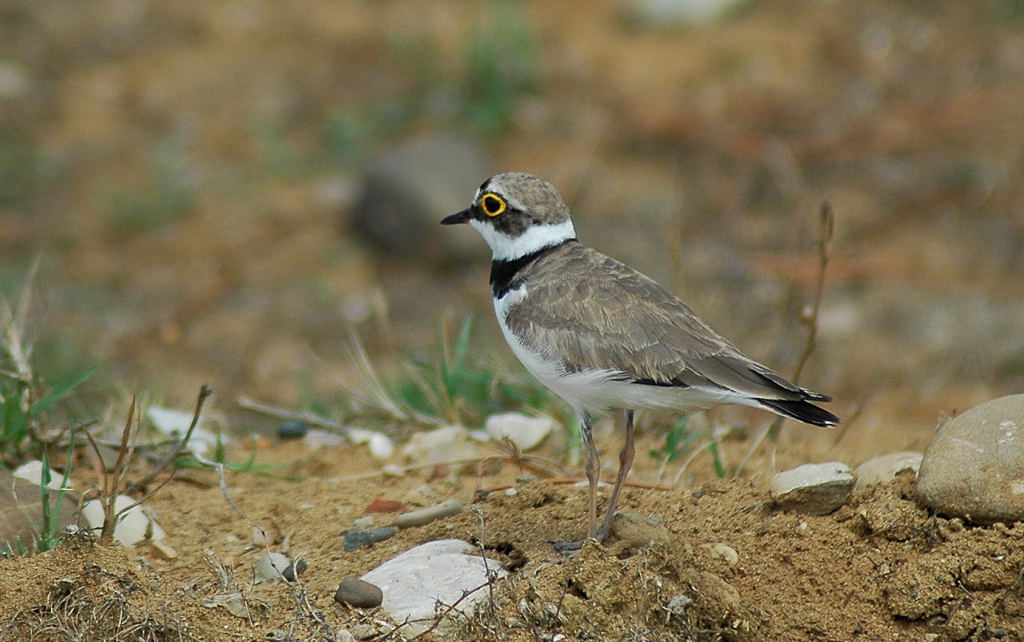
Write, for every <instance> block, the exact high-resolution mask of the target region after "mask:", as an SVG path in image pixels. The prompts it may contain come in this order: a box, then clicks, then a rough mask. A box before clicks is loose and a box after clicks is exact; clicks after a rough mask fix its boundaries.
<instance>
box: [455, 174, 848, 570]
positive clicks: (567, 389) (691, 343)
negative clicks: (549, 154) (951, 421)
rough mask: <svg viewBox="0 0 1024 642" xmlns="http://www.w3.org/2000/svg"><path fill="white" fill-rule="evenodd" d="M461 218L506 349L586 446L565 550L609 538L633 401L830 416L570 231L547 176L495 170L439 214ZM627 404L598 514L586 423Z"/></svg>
mask: <svg viewBox="0 0 1024 642" xmlns="http://www.w3.org/2000/svg"><path fill="white" fill-rule="evenodd" d="M464 223H468V224H469V225H470V226H472V227H473V228H475V229H476V230H477V231H478V232H479V233H480V235H481V236H483V238H484V240H485V241H486V242H487V244H488V245H489V246H490V249H491V255H492V256H491V271H490V289H491V295H492V297H493V301H494V312H495V315H496V316H497V320H498V325H499V326H500V328H501V332H502V334H503V335H504V338H505V340H506V342H507V343H508V345H509V347H510V348H511V350H512V352H513V353H514V354H515V355H516V357H518V359H519V360H520V361H521V362H522V364H523V365H524V366H525V367H526V369H527V370H528V371H529V372H530V373H531V374H532V375H533V376H534V377H536V378H537V379H538V380H539V381H540V382H541V383H542V384H544V385H545V386H546V387H547V388H549V389H550V390H551V391H552V392H554V393H555V394H556V395H557V396H558V397H560V398H561V399H562V400H564V401H565V402H566V403H567V404H568V405H569V406H570V408H571V409H572V411H573V413H574V414H575V416H576V417H577V419H578V420H579V424H580V433H581V436H582V441H583V445H584V448H585V450H586V475H587V481H588V507H587V537H585V538H584V539H582V540H578V541H573V542H562V543H556V548H558V549H559V550H561V551H563V552H567V551H568V552H572V551H576V550H579V548H580V547H581V546H582V545H583V543H584V542H586V541H587V540H588V539H596V540H598V541H599V542H601V541H604V540H605V539H606V538H607V536H608V533H609V531H610V529H611V524H612V521H613V519H614V515H615V511H616V509H617V506H618V501H619V495H620V493H621V491H622V485H623V482H624V481H625V479H626V476H627V475H628V474H629V470H630V468H631V466H632V464H633V459H634V456H635V446H634V428H633V417H634V413H635V411H636V410H637V409H641V408H644V409H660V410H675V411H681V412H692V411H696V410H703V409H707V408H710V407H713V406H717V405H720V404H739V405H744V406H752V407H754V408H760V409H762V410H766V411H769V412H772V413H775V414H776V415H781V416H783V417H788V418H792V419H796V420H799V421H801V422H804V423H807V424H811V425H815V426H822V427H832V426H835V425H837V424H838V423H839V421H840V420H839V418H838V417H837V416H836V415H834V414H832V413H831V412H829V411H828V410H825V409H824V408H821V407H820V406H817V405H815V403H813V402H827V401H831V397H829V396H828V395H825V394H821V393H819V392H814V391H813V390H809V389H807V388H802V387H800V386H798V385H796V384H793V383H791V382H789V381H788V380H786V379H785V378H784V377H783V376H782V375H780V374H778V373H777V372H775V371H773V370H771V369H770V368H768V367H767V366H764V365H761V364H760V363H758V362H756V361H754V360H753V359H751V358H749V357H747V356H745V355H744V354H742V353H741V352H740V351H739V350H738V349H737V348H736V347H734V346H733V345H732V344H731V343H730V342H729V341H727V340H726V339H724V338H723V337H721V336H720V335H719V334H718V333H716V332H715V331H714V330H713V329H712V328H711V327H710V326H709V325H708V324H707V323H705V322H704V321H702V320H701V319H700V318H699V317H698V316H697V315H696V314H695V313H694V312H693V311H692V310H691V309H690V308H689V307H688V306H687V305H686V304H684V303H683V302H682V301H681V300H680V299H679V298H678V297H676V296H675V295H674V294H672V293H671V292H669V291H668V290H667V289H665V288H664V287H662V286H661V285H659V284H658V283H657V282H655V281H654V280H653V279H651V278H649V277H647V276H645V275H643V274H641V273H640V272H639V271H637V270H635V269H633V268H631V267H629V266H627V265H625V264H624V263H621V262H619V261H617V260H616V259H614V258H611V257H610V256H606V255H605V254H602V253H601V252H598V251H597V250H594V249H592V248H590V247H588V246H586V245H584V244H582V243H580V241H579V240H578V239H577V238H576V230H575V228H574V226H573V222H572V218H571V216H570V211H569V207H568V206H567V205H566V203H565V201H564V200H563V199H562V196H561V195H560V194H559V193H558V191H557V190H556V189H555V187H554V186H553V185H552V184H551V183H549V182H548V181H546V180H544V179H542V178H538V177H536V176H533V175H531V174H526V173H522V172H508V173H502V174H496V175H494V176H492V177H490V178H488V179H487V180H486V181H484V182H483V184H481V185H480V187H479V188H478V189H477V191H476V193H475V195H474V196H473V200H472V201H471V203H470V205H469V207H468V208H466V209H464V210H461V211H459V212H456V213H455V214H452V215H450V216H447V217H445V218H444V219H443V220H441V224H442V225H456V224H464ZM612 408H618V409H623V410H625V419H626V425H625V433H626V434H625V443H624V445H623V448H622V451H621V452H620V453H619V469H618V473H617V474H616V477H615V484H614V485H613V486H612V490H611V495H610V496H609V499H608V504H607V507H606V510H605V514H604V517H603V519H602V521H601V523H600V525H598V523H597V484H598V481H599V471H600V460H599V458H598V454H597V448H596V447H595V445H594V440H593V434H592V429H591V426H592V422H593V418H594V416H595V415H597V414H598V413H600V412H603V411H605V410H608V409H612Z"/></svg>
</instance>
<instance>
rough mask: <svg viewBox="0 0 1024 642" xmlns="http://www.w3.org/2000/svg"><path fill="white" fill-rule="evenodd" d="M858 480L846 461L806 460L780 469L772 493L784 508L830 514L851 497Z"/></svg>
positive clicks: (815, 513) (770, 488)
mask: <svg viewBox="0 0 1024 642" xmlns="http://www.w3.org/2000/svg"><path fill="white" fill-rule="evenodd" d="M854 481H855V478H854V475H853V473H852V472H851V471H850V468H849V467H848V466H847V465H846V464H844V463H842V462H839V461H830V462H827V463H824V464H804V465H803V466H798V467H796V468H793V469H792V470H786V471H783V472H781V473H777V474H776V475H775V476H774V477H773V478H772V482H771V486H770V487H769V493H770V494H771V496H772V499H774V500H775V502H776V503H777V504H779V506H781V507H782V508H785V509H791V510H795V511H797V512H798V513H804V514H806V515H827V514H829V513H831V512H832V511H834V510H835V509H837V508H839V507H840V506H842V505H843V504H845V503H846V501H847V500H848V499H849V498H850V493H851V492H853V485H854Z"/></svg>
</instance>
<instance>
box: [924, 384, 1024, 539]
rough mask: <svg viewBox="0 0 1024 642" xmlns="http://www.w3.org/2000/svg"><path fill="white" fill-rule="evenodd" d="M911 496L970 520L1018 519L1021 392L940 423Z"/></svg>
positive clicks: (1023, 432) (1022, 474)
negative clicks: (915, 491) (914, 494)
mask: <svg viewBox="0 0 1024 642" xmlns="http://www.w3.org/2000/svg"><path fill="white" fill-rule="evenodd" d="M917 497H918V500H919V501H920V502H921V503H922V504H923V505H925V506H927V507H929V508H932V509H934V510H936V511H938V512H939V513H942V514H944V515H950V516H954V517H963V518H965V519H968V520H970V521H973V522H978V523H991V522H1003V521H1005V522H1013V521H1017V520H1022V519H1024V395H1011V396H1008V397H1002V398H999V399H993V400H992V401H987V402H985V403H983V404H980V405H978V406H975V407H974V408H971V409H970V410H968V411H967V412H965V413H963V414H962V415H960V416H958V417H955V418H953V419H950V420H949V421H947V422H945V423H944V424H943V425H941V426H940V427H939V429H938V431H937V432H936V433H935V437H934V438H933V439H932V442H931V443H930V444H929V445H928V448H927V449H926V450H925V452H924V459H922V460H921V470H920V471H919V472H918V478H917Z"/></svg>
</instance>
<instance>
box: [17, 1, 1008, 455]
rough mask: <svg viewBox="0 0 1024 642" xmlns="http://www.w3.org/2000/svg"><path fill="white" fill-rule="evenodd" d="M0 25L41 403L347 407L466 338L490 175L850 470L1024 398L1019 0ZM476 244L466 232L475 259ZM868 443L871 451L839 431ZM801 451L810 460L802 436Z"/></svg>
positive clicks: (491, 349)
mask: <svg viewBox="0 0 1024 642" xmlns="http://www.w3.org/2000/svg"><path fill="white" fill-rule="evenodd" d="M693 5H694V3H692V2H671V1H669V0H661V1H659V0H620V1H618V2H614V1H610V0H603V1H597V2H592V3H587V4H586V5H585V6H584V5H583V3H579V2H571V1H569V0H546V1H544V2H522V3H520V2H510V1H497V0H492V1H488V2H461V1H441V0H439V1H437V2H431V3H422V2H401V1H397V0H395V1H389V0H372V1H371V0H303V1H301V2H261V1H255V0H247V1H245V2H234V1H229V0H225V1H218V2H208V3H166V2H146V1H143V0H94V1H93V2H88V3H84V2H75V1H62V0H31V1H29V0H6V1H5V2H4V3H3V5H2V6H0V289H2V293H3V294H4V295H5V296H6V297H8V299H10V300H14V299H16V297H17V296H18V294H19V292H20V291H21V289H22V288H23V287H24V285H25V284H26V282H27V281H28V278H29V274H30V273H31V271H32V267H31V266H32V265H33V264H34V262H37V265H38V270H37V273H36V274H35V277H34V279H33V281H32V287H33V293H34V299H33V308H32V317H31V318H32V320H33V321H32V324H31V326H32V339H33V340H34V343H35V351H36V354H35V361H36V364H37V367H38V370H39V372H40V373H41V374H42V375H43V376H47V375H51V376H52V375H54V374H56V373H61V372H66V371H67V370H69V369H74V368H80V367H83V366H86V365H89V364H93V363H97V362H100V363H102V364H103V368H102V370H101V371H100V373H99V374H97V375H95V376H94V377H93V379H92V380H91V381H90V386H92V387H93V388H99V389H103V388H104V386H105V387H106V389H107V390H109V389H110V388H111V387H112V386H116V387H123V388H125V389H128V390H140V389H145V390H148V391H152V392H153V393H154V394H158V395H160V396H162V397H164V398H165V399H167V400H168V402H169V403H172V404H178V405H181V406H183V407H188V406H189V405H190V404H191V401H192V399H193V398H194V395H195V392H196V390H197V389H198V386H199V384H200V383H204V382H205V383H209V384H210V385H211V386H213V387H214V388H215V389H216V390H217V392H218V393H219V395H220V399H221V401H220V404H221V405H222V406H230V404H231V401H232V400H233V399H234V398H235V397H236V396H237V395H239V394H246V395H250V396H253V397H256V398H259V399H262V400H265V401H268V402H271V403H274V404H277V405H281V406H289V407H298V406H307V405H309V404H311V403H312V402H313V401H314V400H316V401H317V403H320V404H321V405H324V406H326V407H330V405H331V403H332V401H333V400H335V399H339V398H340V397H341V396H342V391H341V389H340V387H339V385H338V382H339V381H344V380H345V379H346V377H349V376H351V374H352V372H353V368H354V366H353V364H352V359H351V356H350V354H349V351H348V349H347V347H346V346H347V345H348V344H349V337H350V332H351V331H354V332H355V333H357V334H358V336H360V337H361V338H362V340H363V342H364V343H365V345H366V346H367V350H368V352H369V354H370V357H371V359H373V360H374V361H375V363H377V364H378V367H379V368H380V369H381V370H382V371H383V372H388V371H389V370H390V369H392V368H395V367H396V364H398V363H400V362H401V360H402V359H403V355H407V354H410V353H412V354H417V353H421V352H428V351H430V350H433V349H434V346H435V344H436V341H437V340H436V337H437V335H438V333H439V332H440V331H441V329H443V328H446V327H447V328H455V327H457V326H458V324H459V323H460V322H461V321H462V319H464V318H465V317H466V316H467V315H469V314H471V313H472V314H475V316H476V324H475V329H474V333H473V337H472V344H471V345H472V352H473V355H474V357H479V358H481V359H487V360H491V362H492V363H499V364H504V365H502V366H498V367H507V368H509V369H510V371H511V370H516V371H518V368H519V366H518V364H516V363H515V362H514V360H513V359H512V357H511V355H510V354H509V353H508V351H507V349H506V348H505V346H504V345H503V342H502V341H501V339H500V334H499V332H498V330H497V328H496V324H495V323H494V321H493V319H492V312H491V310H490V300H489V292H488V289H487V270H488V261H489V254H488V252H487V250H486V246H485V245H484V243H483V241H482V240H481V239H479V238H477V237H476V236H475V235H474V234H473V232H472V230H468V229H460V230H452V229H450V228H441V227H440V226H439V225H437V220H439V219H440V218H441V217H442V216H444V215H445V214H448V213H450V212H454V211H456V210H459V209H462V208H463V207H465V206H466V205H467V204H468V202H469V199H470V198H471V197H472V195H473V193H474V190H475V189H476V187H477V186H478V185H479V184H480V182H482V181H483V180H484V179H485V178H486V177H487V176H488V175H490V174H491V173H493V172H494V171H508V170H520V171H528V172H531V173H534V174H538V175H540V176H543V177H545V178H547V179H549V180H550V181H552V182H553V183H554V184H555V185H556V186H557V187H558V188H559V189H560V190H561V191H562V193H563V195H564V196H565V197H566V199H567V201H568V202H570V204H571V205H572V207H573V210H574V213H575V221H576V228H577V231H578V233H579V235H580V238H581V239H582V240H583V241H584V242H586V243H588V244H589V245H592V246H594V247H596V248H598V249H600V250H602V251H604V252H606V253H608V254H611V255H613V256H615V257H617V258H619V259H622V260H624V261H625V262H627V263H630V264H632V265H633V266H635V267H637V268H639V269H641V270H642V271H644V272H646V273H647V274H649V275H650V276H652V277H654V278H656V279H658V280H659V281H661V282H662V283H663V284H664V285H666V286H667V287H669V288H670V289H671V290H673V291H674V292H676V293H678V294H679V295H680V296H681V297H682V298H683V299H684V300H686V301H687V302H688V303H689V304H690V305H691V307H693V308H694V309H695V310H696V311H697V312H698V313H699V314H701V316H702V317H704V318H705V320H707V321H708V322H709V323H711V324H712V325H713V326H715V327H716V328H717V329H718V330H719V331H720V332H721V333H722V334H723V335H725V336H727V337H729V338H730V339H732V340H733V341H734V342H735V343H736V344H737V345H738V346H739V347H740V348H741V349H743V350H744V351H745V352H746V353H748V354H749V355H750V356H752V357H754V358H756V359H758V360H761V361H764V362H766V363H768V364H770V365H772V366H773V367H775V368H777V369H778V370H780V371H781V372H783V373H784V374H787V375H790V374H792V372H793V370H794V368H795V367H796V363H797V361H798V357H799V354H800V352H801V350H802V346H803V345H804V341H805V337H806V332H807V328H806V327H805V325H804V324H802V323H801V321H800V311H801V309H802V308H804V307H805V305H806V304H807V303H808V302H809V301H810V300H811V298H812V297H813V293H814V286H815V281H816V278H817V273H818V243H819V240H820V231H819V211H820V209H821V207H822V203H823V202H825V201H828V202H829V203H830V204H831V206H832V209H833V211H834V213H835V236H834V241H833V245H832V253H831V258H830V262H829V266H828V271H827V275H826V280H825V288H824V296H823V300H822V306H821V313H820V317H819V319H818V345H817V348H816V350H815V352H814V353H813V355H812V357H811V358H810V361H809V363H808V365H807V367H806V369H805V370H804V373H803V378H802V380H801V382H802V383H803V384H804V385H807V386H809V387H813V388H815V389H818V390H822V391H825V392H828V393H830V394H832V395H833V396H835V398H836V402H835V404H833V406H834V407H833V408H832V409H833V410H835V411H836V412H837V413H838V414H840V415H843V416H844V417H848V418H849V417H855V420H856V430H855V432H853V433H851V436H852V435H853V434H856V435H857V437H856V439H850V440H847V446H846V447H847V448H849V449H851V451H852V454H851V458H852V459H857V457H863V456H867V455H871V454H877V453H879V452H885V451H886V450H892V449H906V448H921V447H923V445H924V444H926V443H927V441H928V438H929V436H930V434H931V432H932V430H933V428H934V425H935V422H936V420H937V419H938V418H939V417H940V416H941V415H943V414H951V413H954V412H957V411H962V410H964V409H966V408H967V407H970V406H971V405H974V404H975V403H977V402H980V401H982V400H985V399H988V398H991V397H995V396H1000V395H1003V394H1008V393H1011V392H1021V390H1022V388H1024V376H1022V373H1024V279H1022V278H1021V275H1022V274H1024V181H1022V180H1021V179H1022V176H1024V3H1022V2H1020V0H982V1H979V2H973V3H964V2H954V1H946V0H939V1H934V2H916V1H909V0H908V1H903V2H882V1H878V0H866V1H863V2H843V1H840V0H830V1H815V2H793V1H783V0H775V1H773V0H767V1H763V2H753V1H751V2H731V3H725V5H724V6H721V7H718V8H715V6H714V5H713V4H712V3H696V5H697V6H696V7H694V6H693ZM467 235H468V236H467ZM853 430H854V429H853V428H851V431H853ZM801 434H802V435H804V434H808V433H801Z"/></svg>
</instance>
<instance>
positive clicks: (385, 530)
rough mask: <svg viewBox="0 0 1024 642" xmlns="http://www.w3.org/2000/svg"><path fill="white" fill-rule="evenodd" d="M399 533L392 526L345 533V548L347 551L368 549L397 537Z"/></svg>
mask: <svg viewBox="0 0 1024 642" xmlns="http://www.w3.org/2000/svg"><path fill="white" fill-rule="evenodd" d="M397 532H398V531H397V530H396V529H395V528H393V527H391V526H380V527H377V528H367V529H365V530H361V531H349V532H348V533H345V538H344V546H345V550H346V551H357V550H359V549H361V548H366V547H367V546H369V545H371V544H375V543H377V542H383V541H384V540H386V539H390V538H392V537H394V536H395V533H397Z"/></svg>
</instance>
